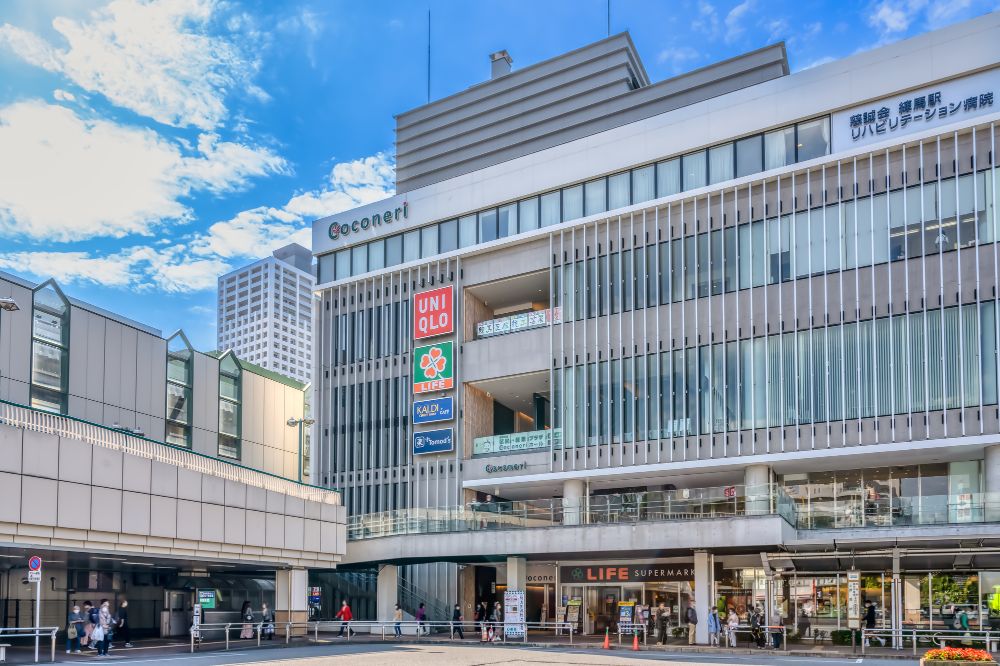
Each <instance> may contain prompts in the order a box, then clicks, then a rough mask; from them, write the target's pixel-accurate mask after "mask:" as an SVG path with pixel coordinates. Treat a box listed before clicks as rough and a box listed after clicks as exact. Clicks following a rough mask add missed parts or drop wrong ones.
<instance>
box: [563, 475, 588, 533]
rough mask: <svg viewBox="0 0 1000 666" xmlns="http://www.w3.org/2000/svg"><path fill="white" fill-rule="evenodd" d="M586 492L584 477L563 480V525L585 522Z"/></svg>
mask: <svg viewBox="0 0 1000 666" xmlns="http://www.w3.org/2000/svg"><path fill="white" fill-rule="evenodd" d="M584 493H585V489H584V484H583V479H567V480H566V481H563V498H562V505H563V525H580V524H582V523H583V497H584Z"/></svg>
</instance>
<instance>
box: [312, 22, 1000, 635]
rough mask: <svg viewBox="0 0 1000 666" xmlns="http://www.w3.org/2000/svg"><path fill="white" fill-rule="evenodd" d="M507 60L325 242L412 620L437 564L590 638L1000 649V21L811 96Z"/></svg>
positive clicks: (326, 379)
mask: <svg viewBox="0 0 1000 666" xmlns="http://www.w3.org/2000/svg"><path fill="white" fill-rule="evenodd" d="M491 58H492V65H493V77H492V78H491V79H490V80H488V81H486V82H484V83H482V84H479V85H476V86H473V87H472V88H469V89H468V90H465V91H462V92H460V93H458V94H455V95H452V96H450V97H447V98H445V99H442V100H438V101H435V102H432V103H430V104H428V105H426V106H422V107H419V108H417V109H414V110H411V111H408V112H405V113H402V114H400V115H399V116H397V118H396V123H397V125H396V135H397V155H396V158H397V186H398V194H396V195H395V196H393V197H391V198H389V199H387V200H385V201H382V202H378V203H375V204H371V205H367V206H364V207H361V208H358V209H356V210H352V211H348V212H345V213H341V214H337V215H334V216H331V217H328V218H324V219H321V220H319V221H317V222H316V223H315V224H314V227H313V251H314V252H315V254H316V255H317V259H318V283H317V286H316V289H317V290H318V292H319V294H320V299H321V300H320V308H319V311H318V319H317V322H316V332H317V335H316V342H317V345H316V374H315V382H316V385H317V392H316V401H315V403H314V406H315V411H316V414H317V418H318V421H319V430H318V432H317V436H318V442H319V445H318V455H317V458H318V460H317V481H318V482H320V483H322V484H324V485H331V486H335V487H337V488H341V489H342V490H343V493H344V500H345V503H346V505H347V508H348V512H349V514H350V518H349V541H348V546H347V555H346V558H345V561H346V562H348V563H351V564H352V565H355V566H357V567H365V566H370V565H372V564H375V563H377V564H379V565H380V568H379V572H378V587H379V589H378V601H379V608H378V611H379V612H380V613H381V612H383V611H384V609H385V608H387V606H386V604H387V603H388V602H389V601H390V600H391V599H392V598H393V597H394V596H395V589H394V588H395V586H396V585H397V584H398V577H399V575H400V572H399V571H398V570H397V569H396V568H395V567H394V566H381V565H402V566H407V567H409V568H408V569H407V570H406V571H404V572H403V577H404V578H406V579H407V581H408V583H410V584H411V585H412V586H414V587H418V588H420V589H422V590H423V591H424V592H425V593H426V594H427V595H428V596H430V597H433V598H435V599H437V600H439V601H440V602H441V604H442V605H444V606H445V607H447V604H450V603H454V601H455V600H459V601H460V602H461V603H462V604H463V605H464V606H465V607H466V608H467V609H468V610H467V611H466V614H467V616H468V615H469V614H470V612H471V604H472V603H473V602H474V601H480V600H483V599H492V598H494V595H495V594H496V593H498V591H499V590H502V589H503V586H504V584H506V585H509V586H511V587H513V588H515V589H526V590H527V591H528V608H529V619H539V618H560V619H562V618H564V617H570V618H571V619H573V620H574V621H578V622H579V623H580V628H581V629H582V630H584V631H587V632H602V633H603V630H604V628H605V627H607V626H612V627H613V626H614V624H615V622H616V621H617V618H618V612H619V608H618V603H619V602H621V601H623V600H629V599H634V600H636V601H638V602H639V603H640V604H651V603H658V602H660V601H664V602H666V603H667V604H669V606H670V607H671V609H672V611H673V612H675V613H676V619H677V620H678V621H679V620H680V619H681V618H682V617H683V611H684V609H685V608H686V607H687V605H688V604H692V603H694V604H696V605H697V606H698V608H699V609H700V612H701V613H702V614H704V613H705V612H706V611H707V608H708V606H709V605H711V604H715V603H720V604H721V605H723V606H724V607H726V606H732V607H734V608H736V609H737V612H739V613H740V614H741V615H742V614H745V613H746V611H747V609H748V608H749V607H751V606H754V605H761V606H763V607H766V609H767V611H768V612H769V613H770V614H771V619H772V621H778V620H779V618H780V619H781V620H782V621H784V622H785V623H787V624H789V625H793V626H794V625H797V624H801V623H802V618H808V621H809V623H811V626H812V627H815V628H819V629H823V630H824V631H826V630H830V629H835V628H846V627H847V626H848V625H849V624H852V623H857V621H858V613H859V612H860V610H861V607H860V602H861V601H865V600H867V601H874V602H876V603H877V604H878V605H879V607H880V609H882V610H880V612H879V622H881V623H883V624H884V625H885V626H895V627H900V626H902V625H903V624H904V623H906V624H907V625H910V626H918V627H921V626H922V627H937V628H941V627H944V626H946V625H947V623H950V622H951V621H952V620H953V618H954V614H955V609H956V605H958V606H961V605H963V604H965V605H968V606H969V607H971V608H973V609H974V610H975V614H974V615H970V617H971V618H972V621H973V624H974V625H980V624H981V625H983V626H986V625H991V624H993V623H995V622H1000V613H998V612H997V610H996V609H1000V596H997V595H998V593H1000V524H998V522H997V521H998V519H1000V495H998V494H997V493H998V492H1000V420H998V409H997V393H998V375H997V348H998V333H1000V328H998V325H997V311H998V307H997V305H998V303H997V299H998V297H1000V293H998V291H997V281H998V278H1000V269H998V266H1000V249H998V245H997V242H996V241H997V234H998V225H1000V217H998V212H997V209H996V205H995V202H996V197H997V193H998V188H1000V174H998V172H997V166H996V154H997V148H998V146H1000V136H998V131H997V130H998V126H997V124H998V121H1000V100H998V97H997V96H998V94H1000V14H995V13H994V14H990V15H987V16H983V17H981V18H978V19H975V20H973V21H969V22H966V23H962V24H958V25H954V26H951V27H948V28H945V29H942V30H937V31H934V32H930V33H927V34H924V35H921V36H918V37H915V38H913V39H909V40H906V41H901V42H898V43H895V44H891V45H888V46H883V47H880V48H877V49H874V50H871V51H868V52H865V53H859V54H856V55H853V56H850V57H847V58H844V59H843V60H839V61H836V62H831V63H829V64H824V65H820V66H817V67H814V68H811V69H808V70H804V71H800V72H796V73H790V72H789V67H788V64H787V60H786V54H785V46H784V44H777V45H773V46H769V47H766V48H763V49H760V50H757V51H754V52H751V53H747V54H745V55H742V56H739V57H736V58H733V59H731V60H727V61H724V62H720V63H717V64H714V65H710V66H708V67H704V68H702V69H698V70H696V71H693V72H689V73H687V74H683V75H680V76H677V77H675V78H671V79H668V80H665V81H659V82H651V81H650V80H649V78H648V76H647V74H646V72H645V70H644V68H643V66H642V61H641V59H640V57H639V54H638V53H637V52H636V49H635V47H634V45H633V44H632V41H631V39H630V38H629V37H628V35H627V34H621V35H616V36H612V37H609V38H607V39H605V40H602V41H600V42H597V43H594V44H591V45H588V46H585V47H583V48H581V49H578V50H576V51H573V52H570V53H567V54H564V55H561V56H559V57H556V58H553V59H551V60H547V61H545V62H541V63H538V64H534V65H531V66H529V67H525V68H523V69H519V70H513V71H512V70H511V68H510V63H511V60H510V57H509V55H507V54H506V53H505V52H500V53H498V54H494V55H493V56H492V57H491ZM422 532H428V534H421V533H422ZM403 533H406V535H405V536H401V535H402V534H403ZM505 559H506V564H502V562H504V560H505ZM498 562H500V563H501V564H499V565H498V564H497V563H498ZM574 606H575V607H576V610H575V611H574V610H573V607H574ZM699 638H700V640H701V641H705V640H706V638H707V637H706V635H705V623H701V624H700V625H699Z"/></svg>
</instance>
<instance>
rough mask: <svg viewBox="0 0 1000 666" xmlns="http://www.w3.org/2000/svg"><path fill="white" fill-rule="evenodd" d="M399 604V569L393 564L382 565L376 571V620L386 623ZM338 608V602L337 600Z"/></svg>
mask: <svg viewBox="0 0 1000 666" xmlns="http://www.w3.org/2000/svg"><path fill="white" fill-rule="evenodd" d="M398 602H399V567H397V566H396V565H394V564H383V565H382V567H381V568H380V569H379V570H378V580H377V581H376V582H375V609H376V612H377V613H378V619H379V620H382V621H385V622H388V621H389V620H391V619H392V615H393V611H395V610H396V604H397V603H398ZM336 603H337V608H340V600H337V602H336Z"/></svg>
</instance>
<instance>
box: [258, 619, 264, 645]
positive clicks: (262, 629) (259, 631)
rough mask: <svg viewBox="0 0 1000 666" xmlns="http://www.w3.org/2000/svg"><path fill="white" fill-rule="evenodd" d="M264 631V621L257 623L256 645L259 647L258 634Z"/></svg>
mask: <svg viewBox="0 0 1000 666" xmlns="http://www.w3.org/2000/svg"><path fill="white" fill-rule="evenodd" d="M263 633H264V622H263V621H262V622H261V623H260V624H258V625H257V647H260V635H261V634H263Z"/></svg>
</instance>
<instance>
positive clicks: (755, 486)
mask: <svg viewBox="0 0 1000 666" xmlns="http://www.w3.org/2000/svg"><path fill="white" fill-rule="evenodd" d="M743 485H744V486H745V492H746V511H747V513H748V514H750V515H756V516H762V515H766V514H768V513H770V512H771V468H770V467H768V466H767V465H748V466H747V467H746V469H744V470H743Z"/></svg>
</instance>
